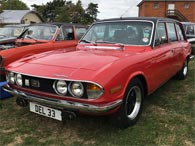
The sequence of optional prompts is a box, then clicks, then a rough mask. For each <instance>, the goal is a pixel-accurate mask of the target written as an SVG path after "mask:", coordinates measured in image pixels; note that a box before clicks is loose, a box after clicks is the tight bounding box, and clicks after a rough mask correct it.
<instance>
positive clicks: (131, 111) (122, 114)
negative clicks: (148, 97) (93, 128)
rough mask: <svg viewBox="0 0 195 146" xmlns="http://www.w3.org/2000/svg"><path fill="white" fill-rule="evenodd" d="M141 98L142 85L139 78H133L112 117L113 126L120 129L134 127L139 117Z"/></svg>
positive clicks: (142, 92) (142, 95)
mask: <svg viewBox="0 0 195 146" xmlns="http://www.w3.org/2000/svg"><path fill="white" fill-rule="evenodd" d="M143 98H144V90H143V84H142V82H141V81H140V79H139V78H133V79H132V80H131V82H130V83H129V85H128V87H127V89H126V92H125V95H124V98H123V103H122V105H121V107H120V108H119V110H118V111H117V112H116V113H115V114H114V115H113V117H112V121H114V124H115V125H116V126H117V127H119V128H122V129H124V128H127V127H129V126H132V125H134V124H135V123H136V122H137V121H138V119H139V117H140V113H141V108H142V101H143ZM113 118H114V119H113Z"/></svg>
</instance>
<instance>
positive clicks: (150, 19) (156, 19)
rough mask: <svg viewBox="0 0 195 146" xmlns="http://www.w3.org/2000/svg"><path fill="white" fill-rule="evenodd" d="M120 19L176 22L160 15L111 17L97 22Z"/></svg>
mask: <svg viewBox="0 0 195 146" xmlns="http://www.w3.org/2000/svg"><path fill="white" fill-rule="evenodd" d="M120 20H121V21H122V20H142V21H153V22H154V23H156V22H157V21H175V22H178V21H177V20H175V19H170V18H160V17H121V18H112V19H103V20H99V21H97V22H106V21H120Z"/></svg>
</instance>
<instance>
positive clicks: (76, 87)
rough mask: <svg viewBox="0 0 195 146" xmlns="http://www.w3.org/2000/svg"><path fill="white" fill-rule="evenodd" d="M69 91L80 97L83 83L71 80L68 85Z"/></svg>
mask: <svg viewBox="0 0 195 146" xmlns="http://www.w3.org/2000/svg"><path fill="white" fill-rule="evenodd" d="M69 92H70V94H71V95H72V96H74V97H82V96H83V94H84V87H83V84H82V83H80V82H72V83H70V85H69Z"/></svg>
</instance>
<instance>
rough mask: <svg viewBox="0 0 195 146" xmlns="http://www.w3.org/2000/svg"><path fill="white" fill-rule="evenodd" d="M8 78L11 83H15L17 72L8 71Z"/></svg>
mask: <svg viewBox="0 0 195 146" xmlns="http://www.w3.org/2000/svg"><path fill="white" fill-rule="evenodd" d="M7 79H8V82H9V83H11V84H15V74H14V73H13V72H9V73H8V75H7Z"/></svg>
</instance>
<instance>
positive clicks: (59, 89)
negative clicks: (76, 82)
mask: <svg viewBox="0 0 195 146" xmlns="http://www.w3.org/2000/svg"><path fill="white" fill-rule="evenodd" d="M53 89H54V90H55V92H56V93H57V94H58V95H66V94H67V92H68V86H67V83H66V81H63V80H57V81H55V82H54V83H53Z"/></svg>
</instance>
